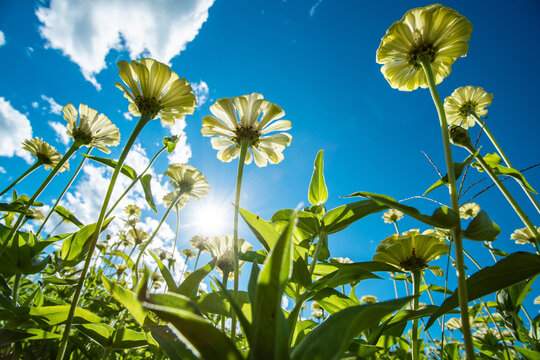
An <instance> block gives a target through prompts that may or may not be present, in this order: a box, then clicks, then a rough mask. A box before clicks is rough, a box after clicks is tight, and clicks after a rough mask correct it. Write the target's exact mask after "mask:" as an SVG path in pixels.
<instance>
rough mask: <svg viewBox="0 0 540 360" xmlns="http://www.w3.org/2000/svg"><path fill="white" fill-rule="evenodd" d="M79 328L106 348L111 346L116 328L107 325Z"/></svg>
mask: <svg viewBox="0 0 540 360" xmlns="http://www.w3.org/2000/svg"><path fill="white" fill-rule="evenodd" d="M77 328H78V329H79V330H80V331H81V332H82V333H83V334H84V335H86V336H88V337H89V338H90V339H92V340H94V341H95V342H96V343H98V344H99V345H101V346H102V347H104V348H107V347H108V346H109V345H110V341H111V340H110V338H111V336H112V334H113V333H114V328H113V327H112V326H109V325H107V324H82V325H79V326H77Z"/></svg>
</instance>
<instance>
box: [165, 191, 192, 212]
mask: <svg viewBox="0 0 540 360" xmlns="http://www.w3.org/2000/svg"><path fill="white" fill-rule="evenodd" d="M177 196H178V191H176V190H173V191H171V192H169V193H168V194H167V195H165V196H164V197H163V205H164V206H165V207H169V206H171V203H172V202H173V201H174V199H176V197H177ZM188 202H189V196H186V195H182V196H180V198H179V199H178V201H177V202H176V205H175V206H174V210H176V211H178V210H181V209H183V208H184V206H186V205H187V203H188Z"/></svg>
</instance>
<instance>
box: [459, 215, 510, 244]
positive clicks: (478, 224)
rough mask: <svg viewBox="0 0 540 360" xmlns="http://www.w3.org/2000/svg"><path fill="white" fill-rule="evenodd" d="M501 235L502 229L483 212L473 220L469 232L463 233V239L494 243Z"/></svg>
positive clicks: (468, 228)
mask: <svg viewBox="0 0 540 360" xmlns="http://www.w3.org/2000/svg"><path fill="white" fill-rule="evenodd" d="M500 233H501V228H499V226H497V224H495V223H494V222H493V221H491V219H490V218H489V216H488V214H487V213H486V212H485V211H484V210H482V211H480V212H479V213H478V215H476V216H475V217H474V219H472V221H471V223H470V224H469V226H468V227H467V230H465V231H464V232H463V237H465V238H467V239H470V240H476V241H493V240H495V239H496V238H497V236H498V235H499V234H500Z"/></svg>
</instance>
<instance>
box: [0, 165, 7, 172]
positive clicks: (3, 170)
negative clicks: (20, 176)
mask: <svg viewBox="0 0 540 360" xmlns="http://www.w3.org/2000/svg"><path fill="white" fill-rule="evenodd" d="M5 173H6V169H4V168H3V167H2V166H0V174H5Z"/></svg>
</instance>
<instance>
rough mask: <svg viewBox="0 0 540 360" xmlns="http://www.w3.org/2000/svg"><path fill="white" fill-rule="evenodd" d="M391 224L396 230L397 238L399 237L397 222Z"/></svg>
mask: <svg viewBox="0 0 540 360" xmlns="http://www.w3.org/2000/svg"><path fill="white" fill-rule="evenodd" d="M393 223H394V227H395V228H396V234H397V236H399V235H400V234H401V232H400V231H399V227H398V224H397V221H395V220H394V221H393Z"/></svg>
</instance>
